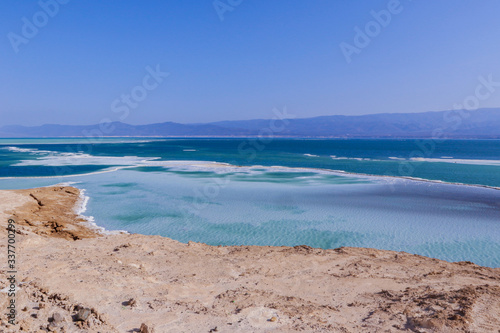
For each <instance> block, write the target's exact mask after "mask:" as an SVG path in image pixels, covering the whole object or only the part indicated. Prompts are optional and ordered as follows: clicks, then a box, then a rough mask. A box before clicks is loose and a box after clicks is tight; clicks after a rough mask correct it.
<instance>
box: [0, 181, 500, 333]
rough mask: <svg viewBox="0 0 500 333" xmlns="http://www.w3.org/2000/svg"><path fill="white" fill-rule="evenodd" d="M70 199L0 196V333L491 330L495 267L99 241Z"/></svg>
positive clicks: (349, 252) (71, 195) (495, 309)
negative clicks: (13, 270)
mask: <svg viewBox="0 0 500 333" xmlns="http://www.w3.org/2000/svg"><path fill="white" fill-rule="evenodd" d="M79 198H80V192H79V190H78V189H76V188H73V187H67V186H66V187H46V188H37V189H30V190H13V191H0V223H1V225H2V228H1V231H0V232H1V235H2V237H1V239H2V240H4V241H2V242H1V243H0V248H2V252H3V253H4V254H5V255H4V258H5V260H3V261H4V262H5V263H2V266H1V268H2V270H1V271H0V289H2V292H1V293H0V306H1V307H2V311H1V313H0V321H1V322H0V331H1V332H153V331H154V332H156V333H163V332H295V331H302V332H500V330H499V327H500V318H499V317H498V314H499V313H500V269H498V268H496V269H493V268H487V267H481V266H477V265H475V264H473V263H470V262H459V263H449V262H446V261H442V260H437V259H432V258H427V257H422V256H418V255H411V254H408V253H404V252H393V251H382V250H375V249H364V248H339V249H334V250H322V249H314V248H310V247H307V246H296V247H293V248H291V247H266V246H263V247H258V246H230V247H223V246H219V247H217V246H208V245H205V244H201V243H193V242H190V243H188V244H183V243H180V242H177V241H174V240H171V239H168V238H165V237H160V236H144V235H138V234H116V235H114V234H113V235H103V234H100V233H99V232H98V230H94V229H92V228H89V227H88V224H87V223H86V221H85V220H83V219H82V218H81V217H79V216H78V215H77V214H76V213H75V212H74V207H75V205H77V204H78V200H79ZM9 218H13V219H14V220H15V221H16V225H17V230H16V252H17V253H16V255H17V258H18V259H17V260H18V269H17V284H18V289H17V291H16V310H17V315H16V320H17V325H15V326H12V325H9V324H8V318H7V315H6V313H7V306H8V304H9V303H8V302H9V297H8V295H7V292H6V291H7V290H8V286H9V281H8V280H7V278H8V273H7V271H8V269H6V265H5V264H6V262H7V239H8V231H7V223H8V222H7V221H8V219H9ZM4 309H5V310H4Z"/></svg>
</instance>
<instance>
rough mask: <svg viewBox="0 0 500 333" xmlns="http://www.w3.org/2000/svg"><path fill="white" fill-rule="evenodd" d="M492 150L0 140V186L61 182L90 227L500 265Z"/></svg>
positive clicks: (491, 145) (416, 144)
mask: <svg viewBox="0 0 500 333" xmlns="http://www.w3.org/2000/svg"><path fill="white" fill-rule="evenodd" d="M425 145H426V146H425ZM422 147H427V148H426V149H422ZM429 148H432V149H429ZM499 152H500V141H493V140H491V141H481V140H468V141H465V140H463V141H451V140H450V141H444V142H442V143H439V144H437V143H436V144H435V146H434V147H432V146H431V145H429V142H423V141H415V140H288V139H287V140H285V139H280V140H272V141H270V140H269V141H268V142H264V141H258V139H217V140H214V139H150V140H149V139H132V138H122V139H106V140H103V141H99V142H95V143H94V144H92V145H90V144H89V141H88V140H85V139H41V140H40V139H29V140H17V139H8V141H6V140H2V139H0V177H2V178H0V188H2V189H8V188H29V187H35V186H48V185H54V184H57V183H62V182H66V183H68V182H69V183H72V184H73V185H74V186H76V187H78V188H81V189H84V190H85V193H86V195H88V197H89V201H88V205H87V211H86V212H85V215H88V216H93V218H94V220H95V222H96V223H97V224H98V225H99V226H102V227H104V228H106V229H108V230H127V231H129V232H134V233H142V234H155V235H163V236H167V237H171V238H173V239H177V240H179V241H182V242H187V241H189V240H192V241H198V242H204V243H208V244H212V245H219V244H222V245H242V244H249V245H250V244H251V245H290V246H292V245H299V244H307V245H310V246H313V247H321V248H336V247H339V246H362V247H373V248H379V249H390V250H398V251H406V252H410V253H417V254H421V255H426V256H430V257H435V258H441V259H445V260H450V261H460V260H469V261H473V262H475V263H477V264H481V265H486V266H491V267H500V226H499V221H500V191H499V190H498V189H496V188H495V187H500V153H499ZM335 170H336V171H335ZM361 174H363V175H361ZM380 176H384V177H380ZM386 176H391V177H386ZM402 177H407V178H402ZM410 178H420V179H425V180H432V181H433V182H429V181H416V180H413V179H410ZM436 181H438V182H436ZM448 183H461V184H470V185H472V184H475V185H481V186H465V185H456V184H448ZM485 186H487V187H485ZM489 187H492V188H489Z"/></svg>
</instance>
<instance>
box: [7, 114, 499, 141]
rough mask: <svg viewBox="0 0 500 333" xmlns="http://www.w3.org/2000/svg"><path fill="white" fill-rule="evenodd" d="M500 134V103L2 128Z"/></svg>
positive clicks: (68, 133) (182, 133) (27, 132)
mask: <svg viewBox="0 0 500 333" xmlns="http://www.w3.org/2000/svg"><path fill="white" fill-rule="evenodd" d="M437 133H439V135H442V136H445V137H450V138H492V139H499V138H500V108H488V109H486V108H484V109H477V110H474V111H466V110H449V111H427V112H420V113H378V114H365V115H354V116H348V115H329V116H316V117H310V118H286V119H250V120H226V121H217V122H209V123H196V124H181V123H176V122H171V121H167V122H163V123H154V124H147V125H130V124H126V123H123V122H118V121H115V122H110V123H105V124H95V125H60V124H44V125H41V126H33V127H27V126H22V125H8V126H3V127H0V137H3V138H16V137H17V138H19V137H25V138H42V137H96V136H103V137H104V136H105V137H123V136H136V137H253V136H260V135H262V136H270V135H272V136H276V137H312V138H314V137H331V138H417V137H418V138H430V137H434V136H436V135H437Z"/></svg>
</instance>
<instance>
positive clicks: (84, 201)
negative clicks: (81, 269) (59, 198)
mask: <svg viewBox="0 0 500 333" xmlns="http://www.w3.org/2000/svg"><path fill="white" fill-rule="evenodd" d="M54 186H60V184H58V185H54ZM78 190H79V191H80V197H79V198H78V201H77V203H76V206H75V213H76V214H77V215H78V216H79V217H80V218H82V219H83V220H85V221H86V222H85V225H86V227H88V228H89V229H91V230H94V231H96V232H98V233H100V234H102V235H117V234H123V233H126V234H128V233H129V232H128V231H125V230H113V231H110V230H106V229H105V228H104V227H101V226H98V225H97V223H96V222H95V219H94V217H93V216H90V215H89V216H87V215H83V213H85V212H86V211H87V205H88V203H89V200H90V197H89V196H87V195H85V190H84V189H78Z"/></svg>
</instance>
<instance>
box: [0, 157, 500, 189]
mask: <svg viewBox="0 0 500 333" xmlns="http://www.w3.org/2000/svg"><path fill="white" fill-rule="evenodd" d="M448 161H449V160H448ZM152 166H162V167H179V166H180V167H183V166H185V167H190V168H193V167H205V168H234V169H236V170H242V169H248V170H249V171H251V170H252V169H261V168H266V169H271V170H272V169H279V170H283V171H284V170H302V171H311V170H315V171H321V172H324V173H330V174H337V175H341V176H345V175H352V176H355V177H358V178H370V179H379V180H384V179H385V180H387V179H408V180H413V181H418V182H428V183H438V184H449V185H462V186H470V187H482V188H489V189H494V190H500V187H496V186H489V185H482V184H465V183H459V182H446V181H441V180H433V179H424V178H418V177H408V176H390V175H372V174H366V173H355V172H349V171H344V170H333V169H322V168H307V167H287V166H238V165H232V164H229V163H224V162H216V161H182V160H172V161H150V162H148V163H147V164H137V165H131V166H121V167H114V168H111V169H106V170H101V171H96V172H90V173H86V174H77V175H64V176H39V177H0V180H3V179H52V178H68V177H83V176H89V175H96V174H103V173H108V172H115V171H119V170H123V169H132V168H137V167H152Z"/></svg>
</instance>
